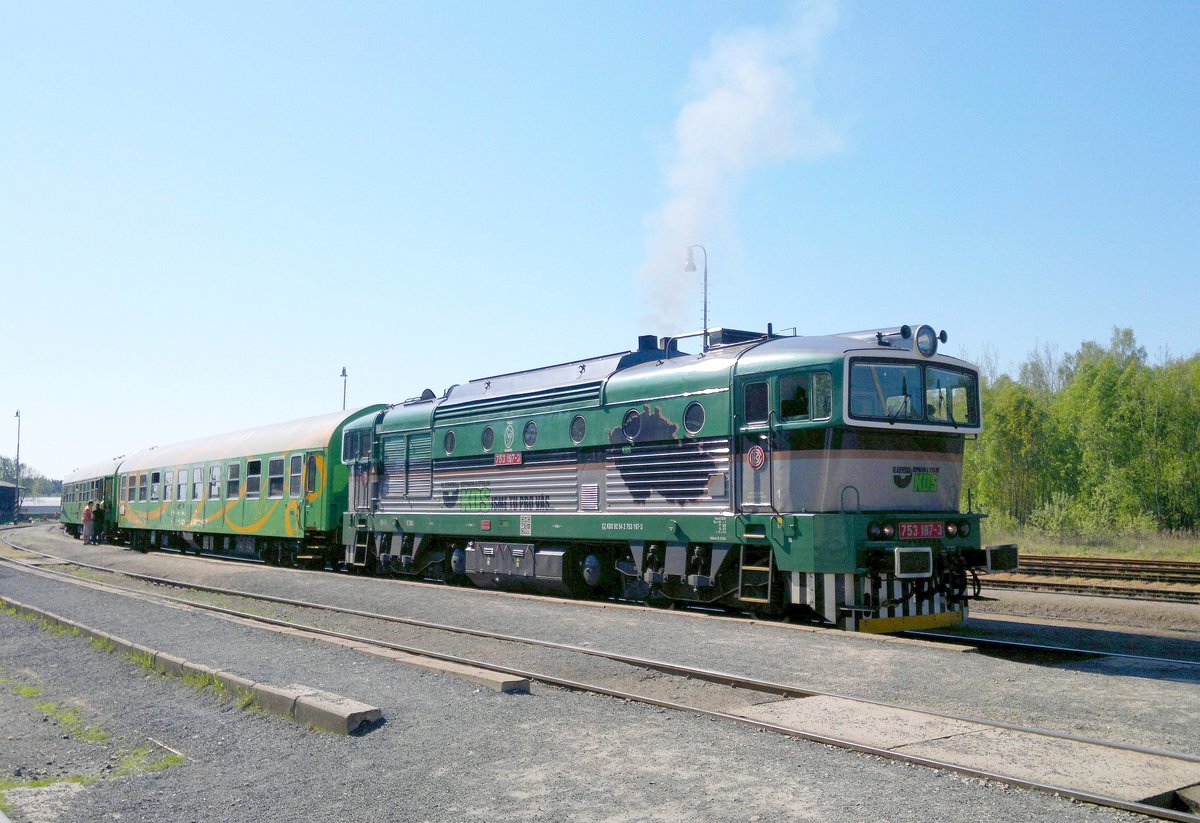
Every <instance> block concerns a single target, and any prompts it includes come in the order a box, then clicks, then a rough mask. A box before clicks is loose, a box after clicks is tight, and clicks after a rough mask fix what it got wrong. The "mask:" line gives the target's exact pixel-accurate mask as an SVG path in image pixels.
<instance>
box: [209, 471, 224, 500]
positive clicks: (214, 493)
mask: <svg viewBox="0 0 1200 823" xmlns="http://www.w3.org/2000/svg"><path fill="white" fill-rule="evenodd" d="M208 499H209V500H220V499H221V467H220V466H209V467H208Z"/></svg>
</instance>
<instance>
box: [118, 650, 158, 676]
mask: <svg viewBox="0 0 1200 823" xmlns="http://www.w3.org/2000/svg"><path fill="white" fill-rule="evenodd" d="M125 656H126V657H128V658H129V659H130V660H132V661H133V662H134V663H136V664H137V665H138V666H140V667H142V668H143V669H145V670H146V671H148V672H149V671H154V655H152V654H150V652H125Z"/></svg>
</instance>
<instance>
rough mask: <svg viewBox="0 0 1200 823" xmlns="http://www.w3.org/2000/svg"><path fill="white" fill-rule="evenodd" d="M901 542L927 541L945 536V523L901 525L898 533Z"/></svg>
mask: <svg viewBox="0 0 1200 823" xmlns="http://www.w3.org/2000/svg"><path fill="white" fill-rule="evenodd" d="M898 534H899V536H900V539H901V540H928V539H930V538H939V537H945V536H946V524H945V523H901V524H900V529H899V532H898Z"/></svg>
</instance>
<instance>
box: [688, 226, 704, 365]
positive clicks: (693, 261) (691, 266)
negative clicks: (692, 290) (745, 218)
mask: <svg viewBox="0 0 1200 823" xmlns="http://www.w3.org/2000/svg"><path fill="white" fill-rule="evenodd" d="M692 249H700V251H702V252H704V350H705V351H708V249H706V248H704V246H701V245H700V244H699V243H696V244H694V245H691V246H688V247H687V265H685V266H684V267H683V270H684V271H687V272H694V271H695V270H696V258H695V256H694V255H693V254H692Z"/></svg>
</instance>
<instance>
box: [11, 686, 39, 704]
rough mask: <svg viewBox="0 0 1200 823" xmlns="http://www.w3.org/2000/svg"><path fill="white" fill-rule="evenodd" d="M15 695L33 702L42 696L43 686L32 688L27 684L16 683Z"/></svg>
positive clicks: (13, 688)
mask: <svg viewBox="0 0 1200 823" xmlns="http://www.w3.org/2000/svg"><path fill="white" fill-rule="evenodd" d="M12 690H13V694H15V695H16V696H17V697H23V698H25V699H26V700H33V699H35V698H38V697H41V696H42V688H41V686H30V685H28V684H26V683H15V684H13V687H12Z"/></svg>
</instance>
